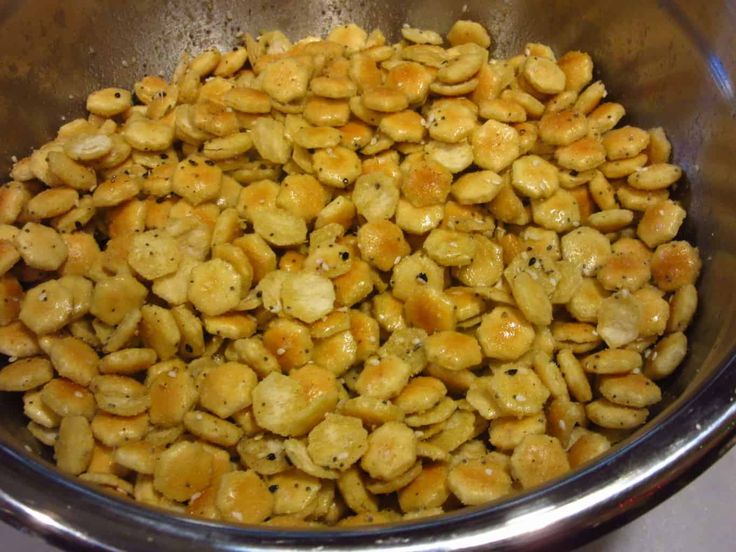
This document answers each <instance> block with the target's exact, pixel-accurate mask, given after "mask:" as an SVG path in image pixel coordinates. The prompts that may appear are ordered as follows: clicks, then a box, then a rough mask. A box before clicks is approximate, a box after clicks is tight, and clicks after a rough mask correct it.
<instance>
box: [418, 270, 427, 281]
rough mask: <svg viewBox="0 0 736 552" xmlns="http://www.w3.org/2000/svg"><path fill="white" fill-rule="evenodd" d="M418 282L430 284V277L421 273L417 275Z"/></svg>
mask: <svg viewBox="0 0 736 552" xmlns="http://www.w3.org/2000/svg"><path fill="white" fill-rule="evenodd" d="M417 280H421V281H422V282H425V283H426V282H429V277H428V276H427V274H426V273H424V272H420V273H419V274H417Z"/></svg>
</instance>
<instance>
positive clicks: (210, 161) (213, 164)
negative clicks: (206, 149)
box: [204, 159, 215, 167]
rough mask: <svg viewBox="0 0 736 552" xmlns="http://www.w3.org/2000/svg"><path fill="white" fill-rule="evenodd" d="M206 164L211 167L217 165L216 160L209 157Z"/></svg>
mask: <svg viewBox="0 0 736 552" xmlns="http://www.w3.org/2000/svg"><path fill="white" fill-rule="evenodd" d="M204 164H205V165H209V166H210V167H214V166H215V162H214V161H213V160H212V159H207V161H205V162H204Z"/></svg>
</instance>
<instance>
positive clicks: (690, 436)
mask: <svg viewBox="0 0 736 552" xmlns="http://www.w3.org/2000/svg"><path fill="white" fill-rule="evenodd" d="M458 18H469V19H475V20H477V21H480V22H482V23H484V24H485V25H487V27H488V28H489V29H490V30H491V34H492V36H493V37H494V38H495V52H494V53H495V55H497V56H505V55H509V54H512V53H515V52H518V51H519V50H520V49H521V48H523V46H524V44H525V43H526V42H528V41H539V42H544V43H548V44H550V45H552V46H553V47H554V49H555V50H556V51H557V52H564V51H566V50H568V49H581V50H586V51H588V52H590V53H591V54H592V56H593V58H594V60H595V62H596V68H597V72H598V75H599V76H600V77H601V78H603V79H604V80H605V82H606V85H607V87H608V90H609V93H610V95H611V97H613V98H616V99H618V100H621V101H622V102H623V103H624V104H625V105H626V107H627V110H628V119H629V120H630V121H633V122H635V123H636V124H638V125H641V126H643V127H645V128H646V127H647V126H655V125H662V126H664V127H665V128H666V129H667V132H668V134H669V136H670V138H671V140H672V142H673V143H674V147H675V157H676V159H677V161H678V162H679V163H680V164H681V165H682V166H683V167H684V168H685V170H686V173H687V177H688V178H687V185H686V186H685V187H684V190H682V191H681V194H682V196H681V199H683V200H684V201H685V202H686V203H687V204H688V208H689V218H688V223H687V224H686V229H685V234H686V236H687V237H688V239H691V240H694V241H695V242H696V243H697V245H698V246H699V247H700V251H701V255H702V257H703V259H704V261H705V268H704V270H703V274H702V277H701V281H700V298H701V305H700V309H699V314H698V317H697V320H696V322H695V324H694V326H693V328H692V329H691V331H690V334H689V337H690V343H691V349H690V353H689V356H688V358H687V361H686V363H685V365H684V366H683V367H682V368H681V369H680V370H679V371H678V372H677V374H676V375H675V376H673V377H672V378H671V379H670V380H669V381H667V382H665V386H664V387H665V393H664V396H665V397H664V400H663V402H662V406H661V408H660V409H659V410H658V411H657V412H655V414H656V415H655V417H654V419H653V420H652V421H650V422H649V423H648V424H647V425H646V426H645V427H643V428H642V429H641V430H640V431H638V432H637V433H636V434H634V435H633V436H631V437H630V438H629V439H627V440H625V441H624V442H622V443H620V444H619V445H617V446H616V447H614V448H613V449H612V450H611V452H610V453H608V454H607V455H606V456H605V457H603V458H602V459H601V460H599V461H598V462H595V463H594V464H593V465H590V466H587V467H584V468H582V469H580V470H578V471H576V472H573V473H572V474H570V475H568V476H566V477H564V478H561V479H559V480H556V481H553V482H551V483H549V484H548V485H545V486H544V487H542V488H540V489H537V490H534V491H531V492H526V493H523V494H520V495H518V496H515V497H514V498H512V499H509V500H506V501H502V502H500V503H497V504H491V505H488V506H484V507H476V508H471V509H465V510H462V511H459V512H456V513H452V514H448V515H445V516H442V517H440V518H435V519H428V520H423V521H417V522H413V523H402V524H394V525H387V526H379V527H369V528H363V529H355V530H349V531H348V530H341V531H338V530H324V531H317V532H306V531H286V530H281V529H279V530H274V529H262V528H243V527H235V526H231V525H224V524H216V523H207V522H204V521H198V520H193V519H187V518H184V517H180V516H176V515H171V514H169V513H165V512H163V511H158V510H156V509H152V508H146V507H141V506H138V505H135V504H134V503H132V502H130V501H125V500H121V499H117V498H113V497H111V496H108V495H105V494H102V493H99V492H97V491H95V490H93V489H91V488H90V487H87V486H85V485H84V484H82V483H80V482H79V481H77V480H74V479H70V478H68V477H66V476H64V475H61V474H60V473H59V472H57V471H56V470H55V469H54V468H53V467H52V465H51V464H50V463H48V462H46V461H44V460H41V459H39V457H38V456H36V455H35V454H30V453H29V452H28V449H33V450H34V451H36V450H37V449H38V446H37V445H36V444H35V443H34V442H33V440H32V438H31V436H30V435H29V433H28V432H27V430H26V429H25V424H24V421H23V419H22V415H21V407H20V401H19V400H18V399H17V397H11V396H8V395H5V396H2V397H0V415H2V422H1V423H0V464H1V465H2V470H0V516H1V517H2V518H3V519H4V521H6V522H9V523H11V524H15V525H17V526H20V527H23V528H26V529H28V530H31V531H36V532H38V533H40V534H42V535H43V536H44V537H45V538H46V539H47V540H48V541H50V542H52V543H54V544H56V545H59V546H67V547H73V548H74V549H75V550H82V549H85V548H87V549H95V550H99V549H110V550H112V549H124V550H143V549H151V548H153V547H156V548H157V549H160V550H168V549H172V550H179V549H183V548H185V547H187V548H188V547H192V548H193V547H206V548H211V549H215V550H235V549H245V548H248V549H254V550H257V549H263V550H265V549H272V548H274V547H281V548H287V549H297V548H304V549H306V548H315V547H321V548H323V549H348V548H349V549H353V550H359V549H365V550H368V549H374V548H381V549H400V548H401V549H406V548H408V547H410V548H411V549H412V550H416V551H419V550H429V549H443V550H468V549H474V548H476V549H477V548H482V547H487V546H489V545H493V546H494V547H495V548H498V549H524V550H530V549H535V548H547V549H549V548H550V547H552V546H553V545H558V546H562V545H568V546H569V545H573V544H579V543H581V542H583V541H585V540H588V539H590V538H592V537H593V536H600V535H601V534H602V533H603V532H604V531H606V530H610V529H611V528H614V527H616V526H618V525H621V524H623V523H625V522H626V521H627V520H629V519H631V518H632V517H635V516H637V515H638V514H640V513H642V512H643V511H644V510H646V509H647V508H650V507H651V506H653V505H654V504H656V503H657V502H659V501H661V500H663V499H664V498H666V497H667V496H669V495H670V494H672V493H673V492H674V491H676V490H677V489H679V488H680V487H681V486H683V485H684V484H686V483H687V482H688V481H690V480H691V479H692V478H693V477H695V476H697V475H698V474H699V473H701V472H702V470H703V469H705V468H706V467H707V466H708V465H710V463H712V462H713V461H714V460H715V459H716V458H717V457H718V456H719V455H720V454H722V453H723V452H725V450H727V449H728V448H729V446H730V445H731V444H733V440H734V433H735V432H734V421H735V420H736V402H734V392H735V388H736V366H734V364H736V362H734V352H735V348H734V345H735V344H736V240H735V239H734V234H735V233H736V223H735V222H734V221H736V217H734V215H733V213H734V210H736V186H734V185H733V183H732V178H733V174H734V172H735V171H736V156H735V155H734V148H733V144H734V143H736V101H735V99H734V84H733V76H734V74H735V73H736V31H735V30H734V29H736V8H734V6H733V5H731V4H730V3H728V2H688V1H687V0H680V1H668V0H660V1H659V2H655V1H648V0H619V1H617V2H608V1H606V0H600V1H593V0H585V1H572V0H559V1H556V2H554V3H550V2H546V1H544V0H529V1H524V2H522V1H508V0H506V1H502V0H499V1H482V0H478V1H473V0H467V2H465V3H463V2H448V1H447V0H409V1H404V2H396V1H388V0H376V1H369V0H346V1H340V0H312V1H309V0H304V1H301V0H284V1H282V2H279V1H277V0H271V1H251V2H246V1H237V0H210V1H209V2H203V1H201V0H177V1H176V2H173V1H167V2H155V3H154V2H140V1H135V0H106V1H100V0H75V1H74V2H64V1H63V0H34V1H33V2H24V1H22V0H0V128H1V129H2V134H1V135H0V136H1V137H0V173H1V174H6V173H7V170H8V169H9V166H10V158H11V155H13V154H17V155H22V154H25V153H27V152H28V151H29V149H30V148H31V147H32V146H34V145H38V144H41V143H44V142H45V141H47V140H48V139H49V138H50V137H51V136H52V135H53V133H54V131H55V129H56V128H57V127H58V126H59V124H61V122H62V120H63V118H64V117H67V118H70V117H74V116H78V115H80V114H81V113H82V112H83V99H84V97H85V96H86V94H87V93H88V92H89V91H91V90H93V89H95V88H97V87H100V86H103V85H110V84H120V85H131V84H132V83H133V82H134V80H135V78H136V77H138V76H140V75H142V74H143V73H146V72H148V73H156V72H159V71H163V72H165V73H170V72H171V70H172V69H173V67H174V65H175V64H176V62H177V60H178V56H179V54H180V53H181V52H182V51H183V50H185V49H191V50H196V49H199V48H201V47H205V46H210V45H213V44H215V45H219V46H222V47H227V46H231V45H233V43H234V42H235V41H236V38H235V35H236V33H237V32H238V31H241V30H242V31H246V30H248V31H253V32H257V31H259V30H267V29H273V28H277V29H281V30H283V31H285V32H286V33H287V34H289V35H290V36H292V37H300V36H305V35H307V34H319V33H324V32H325V31H326V30H327V29H329V28H330V27H331V26H333V25H335V24H338V23H342V22H349V21H354V22H356V23H358V24H359V25H362V26H364V27H367V28H374V27H380V28H381V29H383V30H384V31H387V32H388V33H390V34H391V35H393V36H392V38H396V35H397V34H398V29H399V28H400V27H401V25H402V24H403V23H405V22H410V23H411V24H412V25H416V26H419V27H428V28H433V29H437V30H440V31H443V30H446V29H448V28H449V26H450V25H451V23H452V22H453V21H454V20H455V19H458ZM60 117H61V119H60Z"/></svg>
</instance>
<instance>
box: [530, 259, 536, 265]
mask: <svg viewBox="0 0 736 552" xmlns="http://www.w3.org/2000/svg"><path fill="white" fill-rule="evenodd" d="M536 262H537V258H536V257H532V258H531V259H529V266H534V265H535V263H536Z"/></svg>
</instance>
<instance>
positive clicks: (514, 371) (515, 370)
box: [506, 368, 519, 376]
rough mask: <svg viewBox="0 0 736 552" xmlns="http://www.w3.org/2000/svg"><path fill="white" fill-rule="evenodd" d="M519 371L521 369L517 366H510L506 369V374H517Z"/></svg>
mask: <svg viewBox="0 0 736 552" xmlns="http://www.w3.org/2000/svg"><path fill="white" fill-rule="evenodd" d="M518 372H519V370H517V369H516V368H509V369H508V370H506V375H507V376H515V375H516V374H517V373H518Z"/></svg>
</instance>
